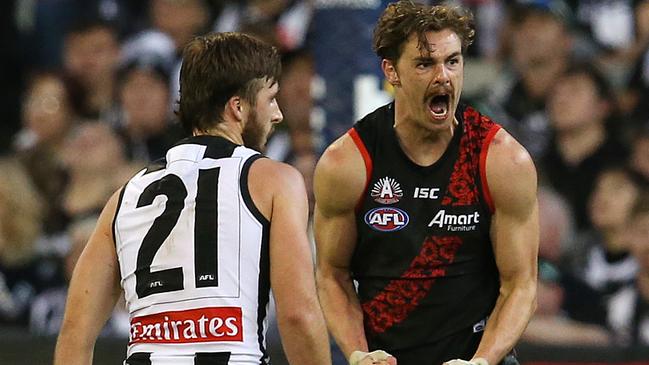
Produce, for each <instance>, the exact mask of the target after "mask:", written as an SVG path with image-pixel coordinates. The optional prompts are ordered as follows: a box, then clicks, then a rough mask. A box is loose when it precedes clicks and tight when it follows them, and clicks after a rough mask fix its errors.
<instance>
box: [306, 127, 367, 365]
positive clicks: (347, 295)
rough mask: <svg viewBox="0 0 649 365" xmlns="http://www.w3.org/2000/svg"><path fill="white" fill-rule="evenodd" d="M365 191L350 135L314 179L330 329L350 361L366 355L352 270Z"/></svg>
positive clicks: (321, 291) (321, 288)
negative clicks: (357, 220)
mask: <svg viewBox="0 0 649 365" xmlns="http://www.w3.org/2000/svg"><path fill="white" fill-rule="evenodd" d="M364 187H365V167H364V163H363V160H362V157H361V155H360V153H359V152H358V150H357V149H356V146H355V145H354V143H353V141H352V140H351V138H350V137H348V136H343V137H341V139H339V140H338V141H336V142H335V143H334V144H332V145H331V146H330V147H329V148H328V149H327V151H325V153H324V155H323V156H322V158H321V159H320V161H319V162H318V165H317V167H316V172H315V178H314V193H315V200H316V207H315V217H314V219H315V221H314V232H315V240H316V247H317V260H316V262H317V265H316V281H317V284H318V295H319V297H320V302H321V303H322V309H323V310H324V314H325V318H326V320H327V325H328V327H329V330H330V331H331V333H332V335H333V336H334V338H335V340H336V342H337V343H338V346H339V347H340V348H341V350H342V352H343V353H344V354H345V357H346V358H349V356H350V354H351V353H352V352H353V351H355V350H359V351H367V341H366V339H365V330H364V328H363V313H362V310H361V307H360V304H359V302H358V297H357V295H356V291H355V289H354V284H353V282H352V279H351V276H350V271H349V265H350V261H351V257H352V253H353V252H354V248H355V246H356V223H355V215H354V208H355V206H356V203H357V202H358V199H359V198H360V196H361V194H362V193H363V189H364Z"/></svg>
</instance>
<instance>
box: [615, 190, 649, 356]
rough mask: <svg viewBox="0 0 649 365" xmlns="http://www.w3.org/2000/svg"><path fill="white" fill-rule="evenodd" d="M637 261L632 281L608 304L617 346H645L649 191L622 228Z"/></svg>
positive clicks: (648, 323)
mask: <svg viewBox="0 0 649 365" xmlns="http://www.w3.org/2000/svg"><path fill="white" fill-rule="evenodd" d="M626 229H627V230H628V235H629V240H630V241H631V251H632V252H633V256H634V257H635V259H636V261H637V262H638V267H639V270H638V273H637V275H636V276H635V282H634V283H632V284H629V285H627V286H625V287H623V288H621V289H620V290H619V291H618V292H617V293H615V295H614V296H613V297H612V298H611V300H610V301H609V312H608V324H609V326H610V328H611V330H612V331H613V333H614V335H615V339H616V342H617V343H618V344H620V345H635V346H638V345H640V346H648V345H649V191H648V190H645V191H644V193H643V195H642V197H641V198H639V199H638V201H637V202H636V204H635V207H634V209H633V211H632V213H631V215H630V217H629V221H628V223H627V225H626Z"/></svg>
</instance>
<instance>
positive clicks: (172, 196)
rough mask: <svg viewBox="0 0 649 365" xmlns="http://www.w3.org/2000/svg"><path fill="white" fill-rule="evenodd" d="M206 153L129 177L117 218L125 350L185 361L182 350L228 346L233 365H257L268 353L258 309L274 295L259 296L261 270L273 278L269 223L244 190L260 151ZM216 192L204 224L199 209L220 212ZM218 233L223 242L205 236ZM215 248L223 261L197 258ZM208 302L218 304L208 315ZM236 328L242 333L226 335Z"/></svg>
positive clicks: (182, 155)
mask: <svg viewBox="0 0 649 365" xmlns="http://www.w3.org/2000/svg"><path fill="white" fill-rule="evenodd" d="M206 150H207V147H206V146H205V145H202V144H181V145H178V146H175V147H173V148H172V149H170V150H169V152H168V153H167V163H166V166H165V167H164V168H163V169H161V170H157V171H149V172H147V170H143V171H141V172H139V173H138V174H137V175H136V176H135V177H133V178H132V179H131V180H130V181H129V182H128V183H127V185H126V186H125V188H124V191H123V197H122V199H121V201H120V205H119V208H118V212H117V214H116V217H115V241H116V249H117V255H118V259H119V265H120V272H121V277H122V281H121V284H122V287H123V288H124V291H125V296H126V302H127V308H128V310H129V313H130V317H131V341H130V344H129V348H128V354H129V355H130V354H132V353H134V352H151V353H152V364H158V363H159V364H164V363H168V362H165V361H166V360H164V359H166V358H164V356H172V359H173V363H175V364H180V363H181V362H180V361H181V360H180V359H179V358H178V356H181V357H182V356H183V355H185V356H186V357H185V358H187V359H191V358H193V354H194V353H195V352H231V353H232V356H231V358H230V364H260V359H261V358H262V357H263V356H264V354H262V349H261V348H264V349H265V346H266V345H265V333H266V327H267V325H266V318H258V317H259V313H261V314H262V316H263V317H265V313H267V308H261V311H260V308H258V307H259V303H260V298H267V297H268V293H267V292H266V293H259V288H260V284H259V281H260V275H263V277H262V280H265V281H267V280H268V278H267V275H268V273H267V272H263V273H262V272H260V271H261V270H262V268H260V260H262V259H263V258H262V245H263V243H264V239H266V240H267V237H264V228H265V226H264V225H265V224H267V222H263V221H260V219H258V218H257V217H256V216H255V214H254V213H253V212H251V211H250V210H249V208H248V206H247V205H246V201H245V199H244V197H245V195H244V194H243V192H242V191H241V188H240V180H241V179H242V178H244V176H242V169H243V167H244V164H245V162H246V161H247V160H248V159H250V158H252V157H253V156H255V155H258V153H257V152H256V151H253V150H251V149H248V148H245V147H236V148H235V149H234V152H233V153H232V155H231V156H227V157H224V158H218V159H214V158H210V157H206V156H205V153H206ZM246 178H247V177H246ZM199 181H201V183H200V184H199ZM199 185H201V186H200V187H199ZM183 186H184V189H183ZM246 189H247V187H246ZM199 190H200V191H201V193H200V194H199V193H198V192H199ZM197 195H199V196H198V199H197ZM210 196H211V197H212V200H213V198H214V196H216V197H217V201H216V215H215V216H214V218H215V221H213V222H211V221H208V222H205V221H203V223H201V224H197V223H196V222H197V213H196V211H197V209H199V210H201V209H203V210H202V211H201V213H200V214H198V217H199V219H203V217H206V216H207V217H210V215H209V214H207V213H206V211H205V210H204V209H206V208H207V209H209V208H212V209H213V208H214V204H213V202H212V203H210V200H209V198H210ZM206 197H207V198H206ZM213 213H214V211H212V213H211V214H213ZM262 218H263V217H262ZM199 226H200V227H199ZM214 229H216V242H214V240H213V239H206V238H205V237H213V235H214V234H215V232H214ZM145 237H146V240H145ZM196 238H197V239H196ZM214 245H216V250H215V251H216V258H214V257H213V256H212V255H211V254H210V255H205V254H201V253H200V252H199V253H198V254H196V250H197V249H199V248H200V249H201V250H202V251H201V252H204V251H205V250H208V252H213V251H214ZM210 250H212V251H210ZM266 252H267V250H266ZM206 256H209V257H206ZM206 260H207V262H208V263H209V265H208V267H207V268H206V269H204V270H207V271H203V272H201V273H196V269H195V266H196V265H197V262H198V261H206ZM210 260H211V261H210ZM211 262H213V264H212V263H211ZM203 266H205V265H204V264H203ZM214 266H215V267H214ZM136 268H139V270H137V272H138V274H136ZM199 284H200V285H199ZM138 291H139V295H138ZM261 303H264V304H266V306H267V303H268V301H267V300H266V299H262V300H261ZM220 307H229V308H240V312H237V313H241V314H240V316H241V317H242V318H236V316H234V317H229V318H226V316H225V315H221V314H219V313H221V312H220V311H219V309H218V308H220ZM201 308H217V309H214V310H212V312H209V310H208V309H206V311H208V312H209V313H212V314H210V315H202V314H201V311H200V310H199V309H201ZM223 313H225V312H223ZM227 313H230V312H227ZM156 314H160V315H159V316H156ZM201 316H202V317H201ZM226 320H227V321H226ZM190 322H191V323H190ZM226 322H227V323H229V324H230V325H231V326H230V327H227V326H226V324H227V323H226ZM238 322H241V323H238ZM260 325H261V328H259V326H260ZM237 326H238V327H237ZM234 327H237V328H240V330H241V334H237V335H236V336H229V335H228V336H225V337H223V336H224V334H225V333H226V332H227V331H228V328H234ZM231 332H232V331H231ZM234 332H236V331H234ZM239 335H242V336H240V337H241V338H240V339H239V340H236V338H238V337H237V336H239ZM260 337H261V338H260ZM224 339H225V340H224ZM157 356H163V357H160V358H159V360H155V359H156V357H157ZM153 360H155V361H153ZM188 363H189V362H188Z"/></svg>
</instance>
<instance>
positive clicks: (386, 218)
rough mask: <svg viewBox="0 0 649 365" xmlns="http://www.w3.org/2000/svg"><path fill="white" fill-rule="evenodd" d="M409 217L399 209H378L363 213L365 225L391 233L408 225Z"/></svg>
mask: <svg viewBox="0 0 649 365" xmlns="http://www.w3.org/2000/svg"><path fill="white" fill-rule="evenodd" d="M409 221H410V217H408V213H406V212H404V211H403V210H401V209H397V208H392V207H379V208H374V209H372V210H370V211H369V212H367V213H365V224H367V225H368V226H370V227H371V228H372V229H374V230H376V231H381V232H392V231H398V230H400V229H403V228H404V227H405V226H407V225H408V222H409Z"/></svg>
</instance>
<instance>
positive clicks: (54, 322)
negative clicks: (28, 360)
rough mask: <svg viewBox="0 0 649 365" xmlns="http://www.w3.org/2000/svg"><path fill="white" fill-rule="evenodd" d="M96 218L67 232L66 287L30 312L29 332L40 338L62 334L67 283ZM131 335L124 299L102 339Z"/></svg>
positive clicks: (49, 292) (81, 221)
mask: <svg viewBox="0 0 649 365" xmlns="http://www.w3.org/2000/svg"><path fill="white" fill-rule="evenodd" d="M97 218H98V216H97V215H90V216H87V217H85V218H82V219H79V220H77V221H75V222H73V223H72V224H70V227H69V228H68V236H69V239H70V247H69V250H68V253H67V254H66V255H65V257H64V259H63V261H64V262H63V263H64V274H65V283H61V285H59V286H56V287H52V288H49V289H47V290H46V291H44V292H43V293H41V294H39V295H38V296H36V297H35V298H34V300H33V303H32V305H31V308H30V316H29V330H30V332H31V333H32V334H35V335H39V336H54V335H56V334H58V333H59V330H60V329H61V324H62V323H63V314H64V313H65V300H66V298H67V294H68V283H69V281H70V278H72V271H73V270H74V267H75V265H76V264H77V260H78V259H79V256H81V252H82V251H83V249H84V247H85V246H86V242H88V239H90V235H91V234H92V232H93V230H94V229H95V225H96V223H97ZM128 333H129V320H128V313H127V312H126V310H125V307H124V301H123V299H122V300H120V301H118V303H117V306H116V307H115V310H114V311H113V315H112V316H111V318H110V319H109V320H108V322H107V323H106V326H105V327H104V329H103V330H102V332H101V336H111V337H127V336H128Z"/></svg>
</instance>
